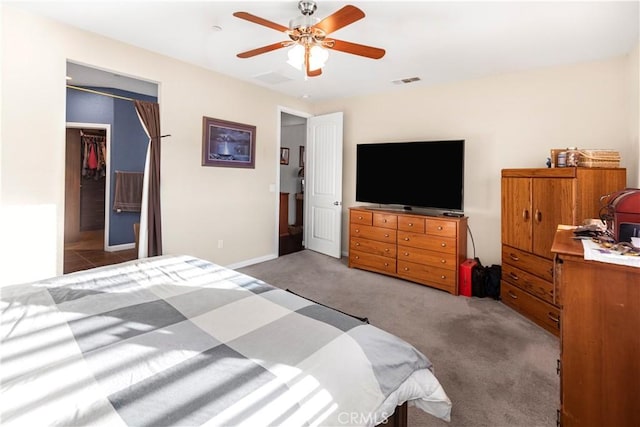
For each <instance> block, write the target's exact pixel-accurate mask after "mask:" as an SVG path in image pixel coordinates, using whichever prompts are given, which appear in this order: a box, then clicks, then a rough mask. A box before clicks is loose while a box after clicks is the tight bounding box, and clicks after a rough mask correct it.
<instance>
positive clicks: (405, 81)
mask: <svg viewBox="0 0 640 427" xmlns="http://www.w3.org/2000/svg"><path fill="white" fill-rule="evenodd" d="M419 81H420V77H409V78H407V79H399V80H393V81H392V82H391V83H393V84H396V85H405V84H409V83H413V82H419Z"/></svg>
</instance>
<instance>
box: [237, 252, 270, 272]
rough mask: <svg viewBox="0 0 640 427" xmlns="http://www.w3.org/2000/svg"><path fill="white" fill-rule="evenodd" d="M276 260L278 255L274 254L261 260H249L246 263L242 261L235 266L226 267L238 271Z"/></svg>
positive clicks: (260, 258)
mask: <svg viewBox="0 0 640 427" xmlns="http://www.w3.org/2000/svg"><path fill="white" fill-rule="evenodd" d="M276 258H278V255H274V254H271V255H265V256H263V257H259V258H253V259H248V260H246V261H240V262H236V263H233V264H229V265H227V266H226V267H227V268H230V269H231V270H237V269H238V268H243V267H248V266H250V265H253V264H259V263H261V262H265V261H271V260H272V259H276Z"/></svg>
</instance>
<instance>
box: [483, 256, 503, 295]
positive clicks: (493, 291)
mask: <svg viewBox="0 0 640 427" xmlns="http://www.w3.org/2000/svg"><path fill="white" fill-rule="evenodd" d="M485 269H486V279H485V284H484V290H485V294H486V295H487V296H488V297H491V298H493V299H497V300H499V299H500V279H501V277H502V267H501V266H499V265H496V264H493V265H492V266H491V267H485Z"/></svg>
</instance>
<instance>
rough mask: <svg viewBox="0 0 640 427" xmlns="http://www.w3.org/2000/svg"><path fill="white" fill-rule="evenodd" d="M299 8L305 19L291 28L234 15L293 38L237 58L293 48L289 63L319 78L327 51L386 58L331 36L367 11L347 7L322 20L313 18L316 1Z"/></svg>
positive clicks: (297, 20)
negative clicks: (329, 36) (330, 35)
mask: <svg viewBox="0 0 640 427" xmlns="http://www.w3.org/2000/svg"><path fill="white" fill-rule="evenodd" d="M298 9H300V12H302V16H299V17H296V18H293V19H291V20H290V21H289V27H285V26H284V25H280V24H276V23H275V22H271V21H269V20H266V19H264V18H260V17H258V16H255V15H252V14H250V13H248V12H235V13H234V14H233V16H235V17H236V18H240V19H245V20H247V21H249V22H253V23H254V24H258V25H263V26H265V27H268V28H271V29H273V30H276V31H280V32H283V33H285V34H286V35H287V36H289V40H286V41H282V42H277V43H273V44H270V45H267V46H262V47H259V48H256V49H252V50H248V51H246V52H242V53H239V54H238V55H237V56H238V58H251V57H253V56H256V55H260V54H263V53H267V52H271V51H274V50H277V49H280V48H283V47H291V46H292V47H293V48H292V49H291V50H290V51H289V61H287V62H288V63H290V64H291V65H293V66H295V67H297V68H300V69H302V67H304V70H305V73H306V75H307V76H309V77H315V76H319V75H320V74H322V67H323V66H324V62H325V61H326V60H327V57H328V52H327V49H330V50H338V51H341V52H345V53H350V54H353V55H359V56H364V57H366V58H372V59H380V58H382V57H383V56H384V54H385V51H384V49H380V48H377V47H371V46H365V45H362V44H357V43H351V42H347V41H343V40H338V39H334V38H328V37H327V36H328V35H329V34H330V33H332V32H334V31H337V30H339V29H341V28H343V27H346V26H347V25H349V24H352V23H354V22H356V21H358V20H360V19H362V18H364V12H363V11H362V10H360V9H358V8H357V7H355V6H351V5H347V6H344V7H343V8H342V9H340V10H338V11H337V12H335V13H333V14H332V15H329V16H327V17H326V18H324V19H322V20H320V19H319V18H315V17H314V16H313V13H314V12H315V11H316V9H317V5H316V2H315V1H313V0H309V1H305V0H301V1H299V2H298Z"/></svg>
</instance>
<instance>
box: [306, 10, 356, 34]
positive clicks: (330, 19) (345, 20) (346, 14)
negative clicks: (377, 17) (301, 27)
mask: <svg viewBox="0 0 640 427" xmlns="http://www.w3.org/2000/svg"><path fill="white" fill-rule="evenodd" d="M362 18H364V12H363V11H361V10H360V9H358V8H357V7H355V6H351V5H347V6H345V7H343V8H342V9H340V10H338V11H337V12H335V13H333V14H332V15H329V16H327V17H326V18H324V19H323V20H322V21H320V22H318V23H317V24H316V25H314V26H313V27H314V28H319V29H321V30H322V31H324V32H325V34H329V33H332V32H334V31H337V30H339V29H340V28H343V27H346V26H347V25H349V24H353V23H354V22H356V21H357V20H359V19H362Z"/></svg>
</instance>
